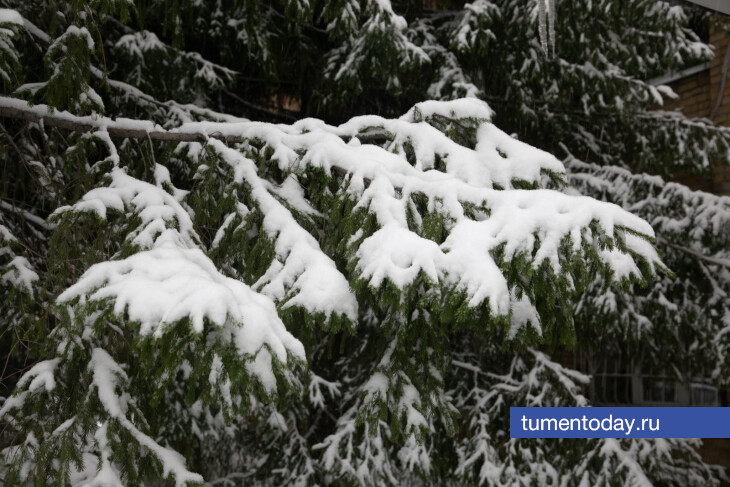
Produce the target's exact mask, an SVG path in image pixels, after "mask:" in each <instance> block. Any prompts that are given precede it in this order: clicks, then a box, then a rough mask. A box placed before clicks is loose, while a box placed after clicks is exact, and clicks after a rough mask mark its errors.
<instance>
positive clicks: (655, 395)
mask: <svg viewBox="0 0 730 487" xmlns="http://www.w3.org/2000/svg"><path fill="white" fill-rule="evenodd" d="M641 386H642V389H643V397H644V401H647V402H657V403H675V402H677V390H676V383H675V381H673V380H669V379H666V378H663V377H644V378H643V379H642V383H641Z"/></svg>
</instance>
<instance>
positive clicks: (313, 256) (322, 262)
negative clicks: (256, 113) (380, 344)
mask: <svg viewBox="0 0 730 487" xmlns="http://www.w3.org/2000/svg"><path fill="white" fill-rule="evenodd" d="M210 144H211V145H213V147H215V149H216V150H217V151H218V152H219V153H220V154H221V156H222V157H223V159H224V160H225V161H226V162H227V163H228V164H230V165H231V166H232V167H233V168H234V170H235V172H236V178H237V179H236V181H237V182H241V183H242V182H244V181H245V182H246V183H247V184H248V185H250V187H251V195H252V196H253V198H254V199H255V200H256V202H257V204H258V208H259V210H260V211H261V212H262V213H263V215H264V222H263V227H264V230H265V231H266V233H267V234H268V235H270V236H271V237H274V238H275V242H276V243H275V250H276V254H277V257H278V260H275V261H274V262H273V263H272V265H271V266H270V267H269V269H268V270H267V271H266V273H265V274H264V275H263V276H261V278H260V279H259V280H258V282H257V283H256V284H255V285H254V287H255V288H256V289H260V290H261V292H262V293H263V294H265V295H267V296H270V297H272V298H273V299H275V300H277V301H281V300H284V298H285V297H288V296H289V293H291V291H294V293H293V296H291V297H288V299H286V300H285V301H286V302H285V305H284V306H287V307H288V306H301V307H302V308H304V309H307V310H308V311H310V312H313V313H324V314H325V315H327V316H329V315H331V314H333V313H335V314H344V315H346V316H347V317H349V318H350V319H352V320H356V319H357V301H356V300H355V296H354V295H353V293H352V292H351V291H350V285H349V283H348V281H347V279H346V278H345V276H343V275H342V273H341V272H340V271H339V270H337V267H336V266H335V263H334V262H333V261H332V259H330V258H329V257H328V256H327V255H325V254H324V253H323V252H322V250H321V249H320V247H319V244H318V243H317V241H316V240H315V239H314V237H312V235H310V234H309V233H308V232H307V231H306V230H304V229H303V228H302V227H301V226H300V225H299V224H298V223H297V221H296V219H295V218H294V217H293V216H292V214H291V212H290V211H289V210H288V209H287V208H286V207H285V206H283V205H282V204H281V203H280V202H279V201H278V200H277V199H276V198H275V197H274V196H272V194H271V193H270V192H269V189H270V184H267V183H266V182H265V181H264V180H262V179H261V178H259V177H258V174H257V171H256V165H255V163H254V162H253V161H251V160H250V159H248V158H246V157H244V156H243V155H242V154H241V153H240V152H238V151H237V150H235V149H231V148H229V147H227V146H226V145H225V144H223V142H220V141H218V140H211V141H210ZM280 190H281V188H280ZM286 191H288V192H289V193H291V192H292V190H291V189H288V190H286ZM285 196H286V195H285ZM288 196H289V198H290V199H291V195H288ZM294 201H295V202H297V203H296V204H298V205H300V207H301V209H302V211H304V212H305V213H311V211H313V210H308V208H309V205H306V206H302V205H304V202H303V201H302V200H299V199H298V198H295V199H294Z"/></svg>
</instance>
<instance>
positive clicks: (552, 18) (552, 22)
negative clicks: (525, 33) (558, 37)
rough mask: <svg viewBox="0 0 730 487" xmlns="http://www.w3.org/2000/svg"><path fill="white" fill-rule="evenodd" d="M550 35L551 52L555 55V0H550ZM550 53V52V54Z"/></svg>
mask: <svg viewBox="0 0 730 487" xmlns="http://www.w3.org/2000/svg"><path fill="white" fill-rule="evenodd" d="M547 17H548V18H547V20H548V29H549V30H548V37H549V40H550V50H551V54H552V56H553V57H554V56H555V0H548V15H547ZM548 55H550V54H548Z"/></svg>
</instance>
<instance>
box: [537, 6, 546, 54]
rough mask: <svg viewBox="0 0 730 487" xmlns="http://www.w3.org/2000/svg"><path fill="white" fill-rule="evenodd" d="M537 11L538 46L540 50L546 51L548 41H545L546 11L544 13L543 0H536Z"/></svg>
mask: <svg viewBox="0 0 730 487" xmlns="http://www.w3.org/2000/svg"><path fill="white" fill-rule="evenodd" d="M537 12H538V16H539V23H540V24H539V27H538V32H539V33H540V46H541V47H542V51H543V52H544V53H545V54H547V53H548V41H547V25H546V18H545V17H546V13H545V0H537Z"/></svg>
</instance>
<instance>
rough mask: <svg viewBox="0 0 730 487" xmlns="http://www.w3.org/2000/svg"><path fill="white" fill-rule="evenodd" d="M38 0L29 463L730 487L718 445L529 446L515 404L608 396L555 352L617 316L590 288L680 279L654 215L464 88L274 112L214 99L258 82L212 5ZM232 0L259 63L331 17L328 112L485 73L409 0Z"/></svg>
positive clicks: (22, 60)
mask: <svg viewBox="0 0 730 487" xmlns="http://www.w3.org/2000/svg"><path fill="white" fill-rule="evenodd" d="M470 5H471V6H470V7H469V8H466V9H464V18H463V19H462V20H461V24H460V25H461V29H462V30H461V32H462V33H463V34H464V37H463V40H464V42H486V40H485V39H481V38H480V37H479V36H471V35H469V34H468V30H469V29H470V28H478V27H479V25H481V24H480V22H481V23H483V22H485V21H487V20H488V19H493V18H494V15H495V10H494V8H491V7H487V6H484V5H482V6H479V5H477V4H470ZM14 7H15V8H16V9H17V10H18V11H19V12H21V13H18V12H15V11H9V10H4V11H0V13H1V14H2V15H0V22H3V25H4V26H5V27H4V28H3V29H0V36H2V41H3V43H2V48H3V50H2V51H1V52H2V55H3V56H4V57H3V60H2V63H0V67H2V69H3V72H4V73H5V76H3V79H4V82H5V86H6V90H9V91H10V90H11V91H10V95H11V96H6V97H2V98H0V113H2V114H3V116H4V117H5V118H4V119H3V132H4V134H3V135H4V136H5V139H4V141H3V144H2V153H1V157H2V159H3V162H4V169H3V171H4V172H3V187H2V193H0V194H1V195H2V206H0V225H2V226H0V237H1V238H2V240H0V243H2V245H3V246H2V247H0V258H2V260H0V265H2V268H1V269H2V274H1V275H0V277H1V279H0V292H2V297H3V299H4V303H6V307H7V308H8V309H9V313H8V315H9V316H10V319H9V320H8V321H7V323H6V325H5V327H6V329H5V330H3V335H2V344H3V346H7V349H8V350H9V352H8V354H7V357H8V360H9V361H12V364H13V366H14V367H16V368H17V369H18V370H20V369H24V370H23V373H22V375H21V376H19V379H18V380H17V383H16V384H15V388H14V390H13V392H12V395H9V397H7V398H6V399H5V400H4V402H3V403H2V406H1V408H0V416H1V417H2V420H3V421H5V422H6V423H7V427H6V432H5V433H4V436H3V450H2V464H1V465H0V475H2V477H1V478H2V481H3V482H4V484H5V485H17V484H20V485H23V484H32V485H39V486H40V485H73V486H82V485H154V484H155V483H158V482H160V481H162V480H167V481H168V482H169V483H170V484H174V485H197V484H204V483H205V484H209V485H220V484H225V485H248V484H252V483H255V484H262V485H266V484H271V485H282V484H286V485H313V484H319V485H329V484H345V485H349V484H358V485H382V484H393V485H402V484H408V483H426V484H434V485H440V484H444V483H453V484H464V483H474V484H482V485H485V484H486V485H514V484H515V483H516V484H522V485H530V484H534V483H540V484H553V485H561V484H566V483H567V484H576V485H577V484H580V483H584V484H590V485H610V484H612V483H620V484H634V485H642V484H649V483H651V482H659V483H666V484H669V485H672V484H674V485H692V484H700V483H702V484H710V485H711V484H713V483H716V482H717V480H718V478H719V477H720V474H719V472H718V471H716V470H715V469H713V468H711V467H709V466H707V465H705V464H704V463H702V461H701V460H700V459H699V456H698V454H697V453H696V451H695V450H694V447H695V446H696V442H693V441H686V440H634V441H623V442H619V441H615V440H561V441H559V442H556V441H552V442H551V441H541V440H531V441H525V440H512V439H510V438H509V430H508V426H507V421H508V413H507V408H508V407H509V405H512V404H515V405H529V406H539V405H543V406H558V405H562V406H572V405H575V406H584V405H586V404H588V402H587V400H586V399H585V397H584V396H583V389H582V388H583V387H584V385H585V384H586V383H587V381H588V377H586V376H584V375H583V374H580V373H578V372H575V371H571V370H569V369H566V368H564V367H562V366H560V365H558V364H556V363H555V362H554V361H552V360H551V359H550V358H549V357H548V355H546V354H545V353H543V352H541V351H538V350H536V348H540V347H542V348H554V347H555V346H557V345H561V344H562V345H571V344H573V343H574V342H575V341H576V339H577V340H582V339H584V338H586V337H591V335H590V331H591V328H590V327H586V325H585V324H584V323H581V322H578V323H575V322H574V316H575V315H576V313H574V308H573V306H574V303H575V300H576V299H577V298H579V297H581V296H586V294H585V291H586V290H590V293H589V294H587V296H589V298H586V299H585V300H584V301H579V302H578V303H579V309H578V311H579V312H582V311H584V310H585V309H586V307H585V304H584V303H586V302H590V299H591V298H598V297H600V296H606V295H608V296H615V295H622V294H620V293H621V292H625V291H627V290H629V289H631V286H636V285H643V286H646V285H647V284H648V285H649V286H650V287H649V289H651V284H650V283H651V282H653V281H654V280H656V279H664V278H665V277H663V276H665V275H669V274H670V272H669V271H668V269H667V268H666V266H665V265H664V264H663V263H662V261H661V259H660V258H659V256H658V254H657V252H656V250H655V249H654V247H653V243H654V237H655V233H654V229H652V227H651V226H650V225H649V224H648V223H647V222H646V221H645V220H642V219H641V218H639V217H637V216H635V215H632V214H631V213H629V212H627V211H625V210H622V209H621V208H620V207H618V206H616V205H613V204H609V203H604V202H600V201H598V200H595V199H592V198H588V197H584V196H579V195H576V194H572V193H573V192H572V191H571V190H570V189H567V188H566V183H567V181H568V179H569V178H570V177H572V176H571V175H570V174H566V171H565V166H564V164H563V163H562V162H561V161H559V160H558V159H556V158H555V157H554V156H552V155H550V154H549V153H547V152H544V151H542V150H540V149H537V148H535V147H532V146H530V145H527V144H525V143H524V142H521V141H519V140H518V139H517V138H516V137H515V136H512V135H509V134H507V133H505V132H503V131H501V130H499V128H497V126H496V125H495V123H494V120H495V117H496V116H497V115H495V113H494V112H493V111H492V109H491V108H490V107H489V106H488V105H487V104H486V103H485V102H483V101H480V100H479V99H477V98H474V97H470V98H460V97H459V96H453V95H455V93H448V94H444V93H446V91H438V90H436V88H434V87H433V86H432V87H429V89H428V91H429V93H433V94H434V96H433V97H443V98H450V99H451V100H450V101H426V102H420V103H416V104H414V105H413V106H412V107H411V108H410V109H404V110H403V114H402V115H401V116H399V117H392V116H374V115H365V116H355V117H352V118H350V119H349V120H348V121H346V122H344V123H342V124H340V125H330V124H327V123H325V122H323V121H321V120H318V119H314V118H307V119H303V120H300V121H297V122H294V123H291V124H272V123H264V122H252V121H249V120H248V119H244V118H240V117H238V116H234V115H230V114H225V113H222V111H223V110H222V109H221V108H222V105H223V103H222V102H221V99H220V98H218V99H217V100H216V98H217V97H219V96H221V95H222V94H223V93H225V92H226V90H227V89H229V88H230V89H233V88H234V85H235V83H236V81H234V80H236V79H237V76H240V75H241V73H237V72H236V71H234V70H233V69H231V68H229V67H227V65H226V63H227V62H228V61H230V60H227V59H223V58H225V54H224V53H223V54H221V59H218V61H219V62H211V61H209V60H208V59H206V58H205V57H204V56H202V55H201V54H199V53H195V52H191V51H185V50H182V51H181V50H180V49H179V46H180V45H181V43H182V42H183V41H184V34H183V28H182V22H183V21H184V20H185V19H186V16H185V14H186V11H185V9H182V10H179V11H178V10H174V9H173V10H171V11H169V12H167V13H166V14H165V15H162V17H163V18H164V22H163V23H161V25H164V32H158V33H157V34H155V33H153V32H151V31H147V30H142V29H140V30H134V28H132V27H130V25H132V24H131V23H126V24H125V22H127V21H128V20H129V15H130V8H131V7H130V5H129V4H128V3H127V2H91V3H89V4H82V3H80V2H71V3H70V4H68V5H66V6H64V7H63V8H64V9H65V10H63V11H55V10H54V9H52V8H50V6H44V5H41V6H25V5H15V6H14ZM230 7H231V9H232V12H234V14H233V15H232V17H231V18H230V19H228V20H230V21H229V22H225V23H221V21H220V18H219V13H221V11H220V10H219V11H213V10H211V11H208V10H206V8H205V7H201V12H202V13H204V14H205V15H201V16H200V19H199V23H198V24H196V28H201V27H200V26H204V27H205V28H208V29H210V31H209V33H210V39H215V40H216V42H222V41H223V39H224V38H226V36H227V35H228V34H226V33H224V31H225V29H227V28H233V29H234V32H235V33H236V34H237V36H240V37H236V39H238V40H237V42H241V43H243V45H246V46H249V48H250V46H254V45H258V46H259V47H260V49H252V50H251V51H249V52H248V54H247V55H248V56H264V57H265V56H266V55H271V56H273V54H272V53H273V52H274V51H269V50H267V49H266V47H267V46H269V47H270V45H272V43H274V44H275V42H276V41H272V38H279V37H278V36H282V35H290V36H292V37H295V38H296V37H298V36H303V37H306V36H308V35H310V34H311V32H309V31H308V30H307V28H306V27H301V25H306V22H304V23H302V24H300V23H297V22H293V19H299V20H302V19H313V18H318V19H324V20H326V21H327V22H328V24H327V29H328V32H329V37H328V41H327V42H330V43H332V44H334V47H332V49H331V50H330V51H328V53H327V55H326V56H325V57H324V60H325V62H326V69H324V70H323V78H322V79H321V80H320V83H318V86H319V88H318V89H319V90H325V91H320V92H319V93H320V94H324V95H323V96H322V97H321V98H320V99H319V103H321V104H322V106H324V107H329V108H335V107H343V106H347V103H344V104H343V99H341V98H340V96H341V95H342V93H350V94H351V95H352V97H353V100H357V99H360V98H358V97H362V96H366V95H367V93H368V90H369V88H368V84H367V83H370V82H380V81H382V80H383V79H385V80H386V81H387V83H386V84H385V85H386V88H387V91H388V92H389V93H390V94H399V96H400V95H402V96H403V97H404V99H407V98H409V96H408V95H407V93H406V92H407V91H408V90H407V88H404V87H403V86H401V84H400V81H399V78H398V76H400V75H403V73H402V72H400V71H399V70H400V69H401V67H400V66H403V67H405V69H406V70H408V69H415V68H417V67H419V66H420V67H421V68H424V66H425V63H429V62H434V63H442V64H441V65H442V66H443V70H441V71H440V73H441V74H440V75H439V76H442V75H443V79H444V80H449V79H451V81H448V83H447V84H441V85H439V86H440V88H439V89H443V90H446V88H447V87H448V86H453V87H454V89H462V88H465V89H467V88H468V89H467V93H463V95H478V94H479V89H476V88H474V89H472V86H473V85H470V84H469V83H466V82H462V81H463V80H462V81H458V80H457V81H458V82H454V84H453V85H452V84H450V83H452V81H454V78H448V76H447V74H448V73H450V74H449V75H450V76H452V75H454V71H453V70H451V71H449V69H447V68H448V67H449V66H452V65H453V63H456V62H457V61H458V59H457V57H455V56H454V52H458V51H454V52H451V51H448V50H445V49H444V46H443V45H439V44H438V43H437V42H435V39H436V37H433V36H435V35H442V33H443V32H442V31H440V30H439V29H442V28H446V27H445V26H446V24H443V25H442V24H438V25H432V26H431V27H428V26H427V25H425V24H419V23H418V22H413V23H411V24H410V26H411V27H409V24H408V23H407V22H406V21H405V20H404V19H403V18H402V17H400V16H398V15H396V14H395V13H394V11H393V10H392V8H391V7H390V5H389V4H387V2H363V5H362V6H361V5H359V4H358V5H355V4H351V3H345V4H342V5H341V4H331V5H330V4H328V5H327V6H326V8H324V9H323V11H322V12H319V13H318V14H322V17H319V16H315V15H314V13H313V10H315V9H319V8H321V6H319V5H309V4H306V3H296V4H294V3H292V4H287V5H285V6H281V5H276V6H274V7H273V8H274V11H275V12H278V10H276V9H280V10H281V12H283V13H284V15H285V18H286V19H289V20H290V21H292V23H291V24H287V25H285V26H284V27H286V28H288V29H289V30H288V31H286V32H287V33H288V34H285V33H284V31H282V30H281V28H282V26H281V25H279V26H276V25H273V24H267V23H266V22H272V20H271V18H268V17H267V15H268V14H267V13H265V12H259V11H258V10H256V9H254V13H250V15H251V17H248V15H249V13H245V12H244V11H243V10H236V9H238V8H240V7H241V6H240V5H239V4H238V3H235V2H234V3H233V4H232V5H231V6H230ZM180 8H182V7H180ZM187 8H190V7H187ZM257 8H258V7H257ZM160 9H161V7H160V6H158V5H156V4H153V5H151V6H147V7H145V6H142V5H139V6H136V7H135V8H134V9H133V11H132V13H133V14H134V17H135V20H136V21H137V23H138V25H143V24H144V23H145V22H147V23H148V25H153V21H154V20H155V19H156V18H158V17H159V16H160ZM189 12H190V11H188V12H187V13H189ZM267 12H268V11H267ZM344 12H348V13H349V14H350V16H349V17H348V16H346V15H342V14H343V13H344ZM366 14H367V15H366ZM256 15H260V16H262V17H261V19H259V20H261V24H262V25H267V26H268V29H267V28H260V29H258V30H257V29H254V28H252V27H251V26H250V25H249V24H248V23H247V22H249V21H252V20H251V19H253V18H255V16H256ZM156 16H157V17H156ZM29 19H32V22H31V20H29ZM239 20H240V21H241V22H239ZM33 22H37V23H38V26H36V25H35V24H34V23H33ZM449 25H451V24H449ZM39 26H41V27H39ZM216 29H218V30H216ZM408 29H413V30H408ZM433 29H436V30H433ZM416 33H418V35H424V36H425V37H423V38H422V39H420V38H418V37H417V36H416ZM427 34H428V35H427ZM429 35H431V37H429ZM268 36H271V38H270V37H268ZM162 38H166V39H168V40H169V41H170V43H171V44H166V43H165V42H164V41H163V40H161V39H162ZM419 39H420V40H419ZM460 39H461V38H460ZM302 45H303V46H307V45H309V44H307V43H306V42H305V43H302ZM204 50H207V48H204ZM267 53H268V54H267ZM373 56H380V60H381V62H382V68H383V71H381V72H377V73H370V75H372V77H363V76H360V75H359V74H362V72H363V70H365V69H366V66H367V63H365V60H367V59H368V58H369V57H373ZM14 60H15V62H14ZM36 61H42V62H36ZM282 62H285V63H290V62H292V61H291V60H286V61H282ZM450 63H451V64H450ZM273 66H274V67H276V68H277V69H278V68H280V66H279V65H278V64H276V63H274V64H273ZM386 68H388V69H386ZM246 69H249V68H246ZM117 74H118V75H120V77H122V78H123V80H120V79H116V78H115V77H114V76H115V75H117ZM259 74H260V75H261V76H273V74H271V73H259ZM457 74H458V73H457ZM329 84H334V85H336V86H339V87H340V90H336V89H332V90H331V91H326V90H327V87H328V86H329ZM244 91H245V90H244ZM447 91H448V90H447ZM327 93H329V95H327ZM437 94H438V96H435V95H437ZM258 95H259V96H255V97H254V96H252V97H251V99H252V100H259V99H261V96H260V95H261V94H260V93H259V94H258ZM243 101H244V102H246V100H243ZM350 101H352V100H350ZM190 102H193V103H190ZM255 109H257V110H260V109H261V107H260V106H259V107H256V108H255ZM571 164H573V166H574V167H576V168H578V170H577V172H580V171H595V170H596V169H595V168H592V166H588V165H580V164H581V163H578V162H575V161H573V162H571ZM612 177H614V176H612ZM586 181H587V183H592V182H594V181H593V180H591V179H590V178H586ZM590 188H591V185H590V184H587V185H586V191H588V190H589V189H590ZM560 189H562V190H563V191H559V190H560ZM594 306H595V305H594ZM577 316H581V315H580V314H577ZM615 329H616V328H613V329H611V330H615ZM29 345H30V346H29ZM717 350H718V353H721V352H722V351H723V350H724V349H723V348H722V346H720V345H718V347H717ZM23 364H28V365H27V366H26V367H24V366H23ZM723 373H724V372H723V371H722V370H720V369H718V372H717V375H718V377H721V376H722V374H723ZM646 452H650V454H646ZM667 472H670V473H667Z"/></svg>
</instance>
